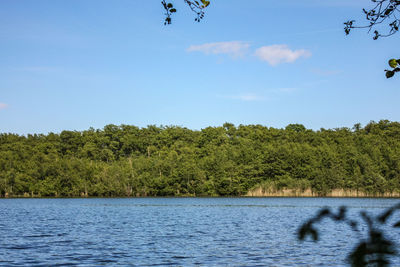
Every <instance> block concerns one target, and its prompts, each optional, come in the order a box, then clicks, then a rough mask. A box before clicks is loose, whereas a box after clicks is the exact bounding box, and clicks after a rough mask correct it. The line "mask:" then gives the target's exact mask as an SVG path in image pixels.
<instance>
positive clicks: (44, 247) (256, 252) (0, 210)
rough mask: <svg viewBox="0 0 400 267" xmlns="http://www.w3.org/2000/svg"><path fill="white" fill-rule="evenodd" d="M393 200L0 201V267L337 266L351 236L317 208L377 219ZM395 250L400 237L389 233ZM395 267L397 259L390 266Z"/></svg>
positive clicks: (351, 241) (349, 245)
mask: <svg viewBox="0 0 400 267" xmlns="http://www.w3.org/2000/svg"><path fill="white" fill-rule="evenodd" d="M397 202H399V200H394V199H334V198H135V199H0V265H1V266H66V265H74V266H77V265H78V266H99V265H100V266H101V265H105V266H113V265H118V266H167V265H171V266H192V265H200V266H293V265H303V266H343V265H345V258H346V255H347V252H348V251H349V250H350V249H351V248H352V247H353V246H354V245H355V244H356V240H357V234H356V233H353V232H352V231H351V230H350V229H349V228H348V227H347V226H345V225H341V224H334V223H331V222H330V221H324V222H323V224H322V225H321V227H320V228H321V229H324V230H323V234H322V236H321V241H319V242H318V243H314V242H312V241H306V242H299V241H298V240H297V239H296V230H297V228H298V227H299V225H300V224H301V223H302V222H303V221H304V220H306V219H307V218H309V217H310V216H312V215H314V214H315V213H316V212H317V211H318V210H319V209H320V208H322V207H324V206H330V207H333V208H337V207H339V206H342V205H346V206H348V207H349V208H350V211H351V212H353V213H357V212H358V211H360V210H362V209H365V210H368V211H369V212H371V213H375V214H377V213H379V212H380V211H381V210H382V209H383V208H385V207H389V206H391V205H393V204H395V203H397ZM397 217H399V216H398V215H397ZM390 235H391V238H392V239H393V240H397V241H400V230H399V231H398V232H393V231H391V232H390ZM392 263H394V265H397V266H400V260H399V258H394V259H393V260H392Z"/></svg>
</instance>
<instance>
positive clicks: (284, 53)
mask: <svg viewBox="0 0 400 267" xmlns="http://www.w3.org/2000/svg"><path fill="white" fill-rule="evenodd" d="M255 55H256V57H258V58H259V59H261V60H262V61H267V62H268V63H269V64H270V65H272V66H276V65H278V64H281V63H293V62H295V61H296V60H297V59H299V58H301V57H305V58H306V57H310V56H311V52H310V51H308V50H305V49H299V50H291V49H290V48H289V47H288V46H287V45H284V44H283V45H270V46H262V47H260V48H258V49H257V50H256V52H255Z"/></svg>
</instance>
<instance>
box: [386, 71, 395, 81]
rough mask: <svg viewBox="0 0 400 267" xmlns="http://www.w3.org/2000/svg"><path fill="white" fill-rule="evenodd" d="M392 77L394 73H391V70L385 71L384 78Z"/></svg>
mask: <svg viewBox="0 0 400 267" xmlns="http://www.w3.org/2000/svg"><path fill="white" fill-rule="evenodd" d="M393 75H394V71H391V70H387V71H386V78H388V79H389V78H392V77H393Z"/></svg>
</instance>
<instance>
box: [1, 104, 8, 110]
mask: <svg viewBox="0 0 400 267" xmlns="http://www.w3.org/2000/svg"><path fill="white" fill-rule="evenodd" d="M6 108H8V105H7V104H6V103H0V109H6Z"/></svg>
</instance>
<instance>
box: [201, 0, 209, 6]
mask: <svg viewBox="0 0 400 267" xmlns="http://www.w3.org/2000/svg"><path fill="white" fill-rule="evenodd" d="M201 2H202V3H203V5H204V6H203V7H208V5H209V4H210V1H206V0H201Z"/></svg>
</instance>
